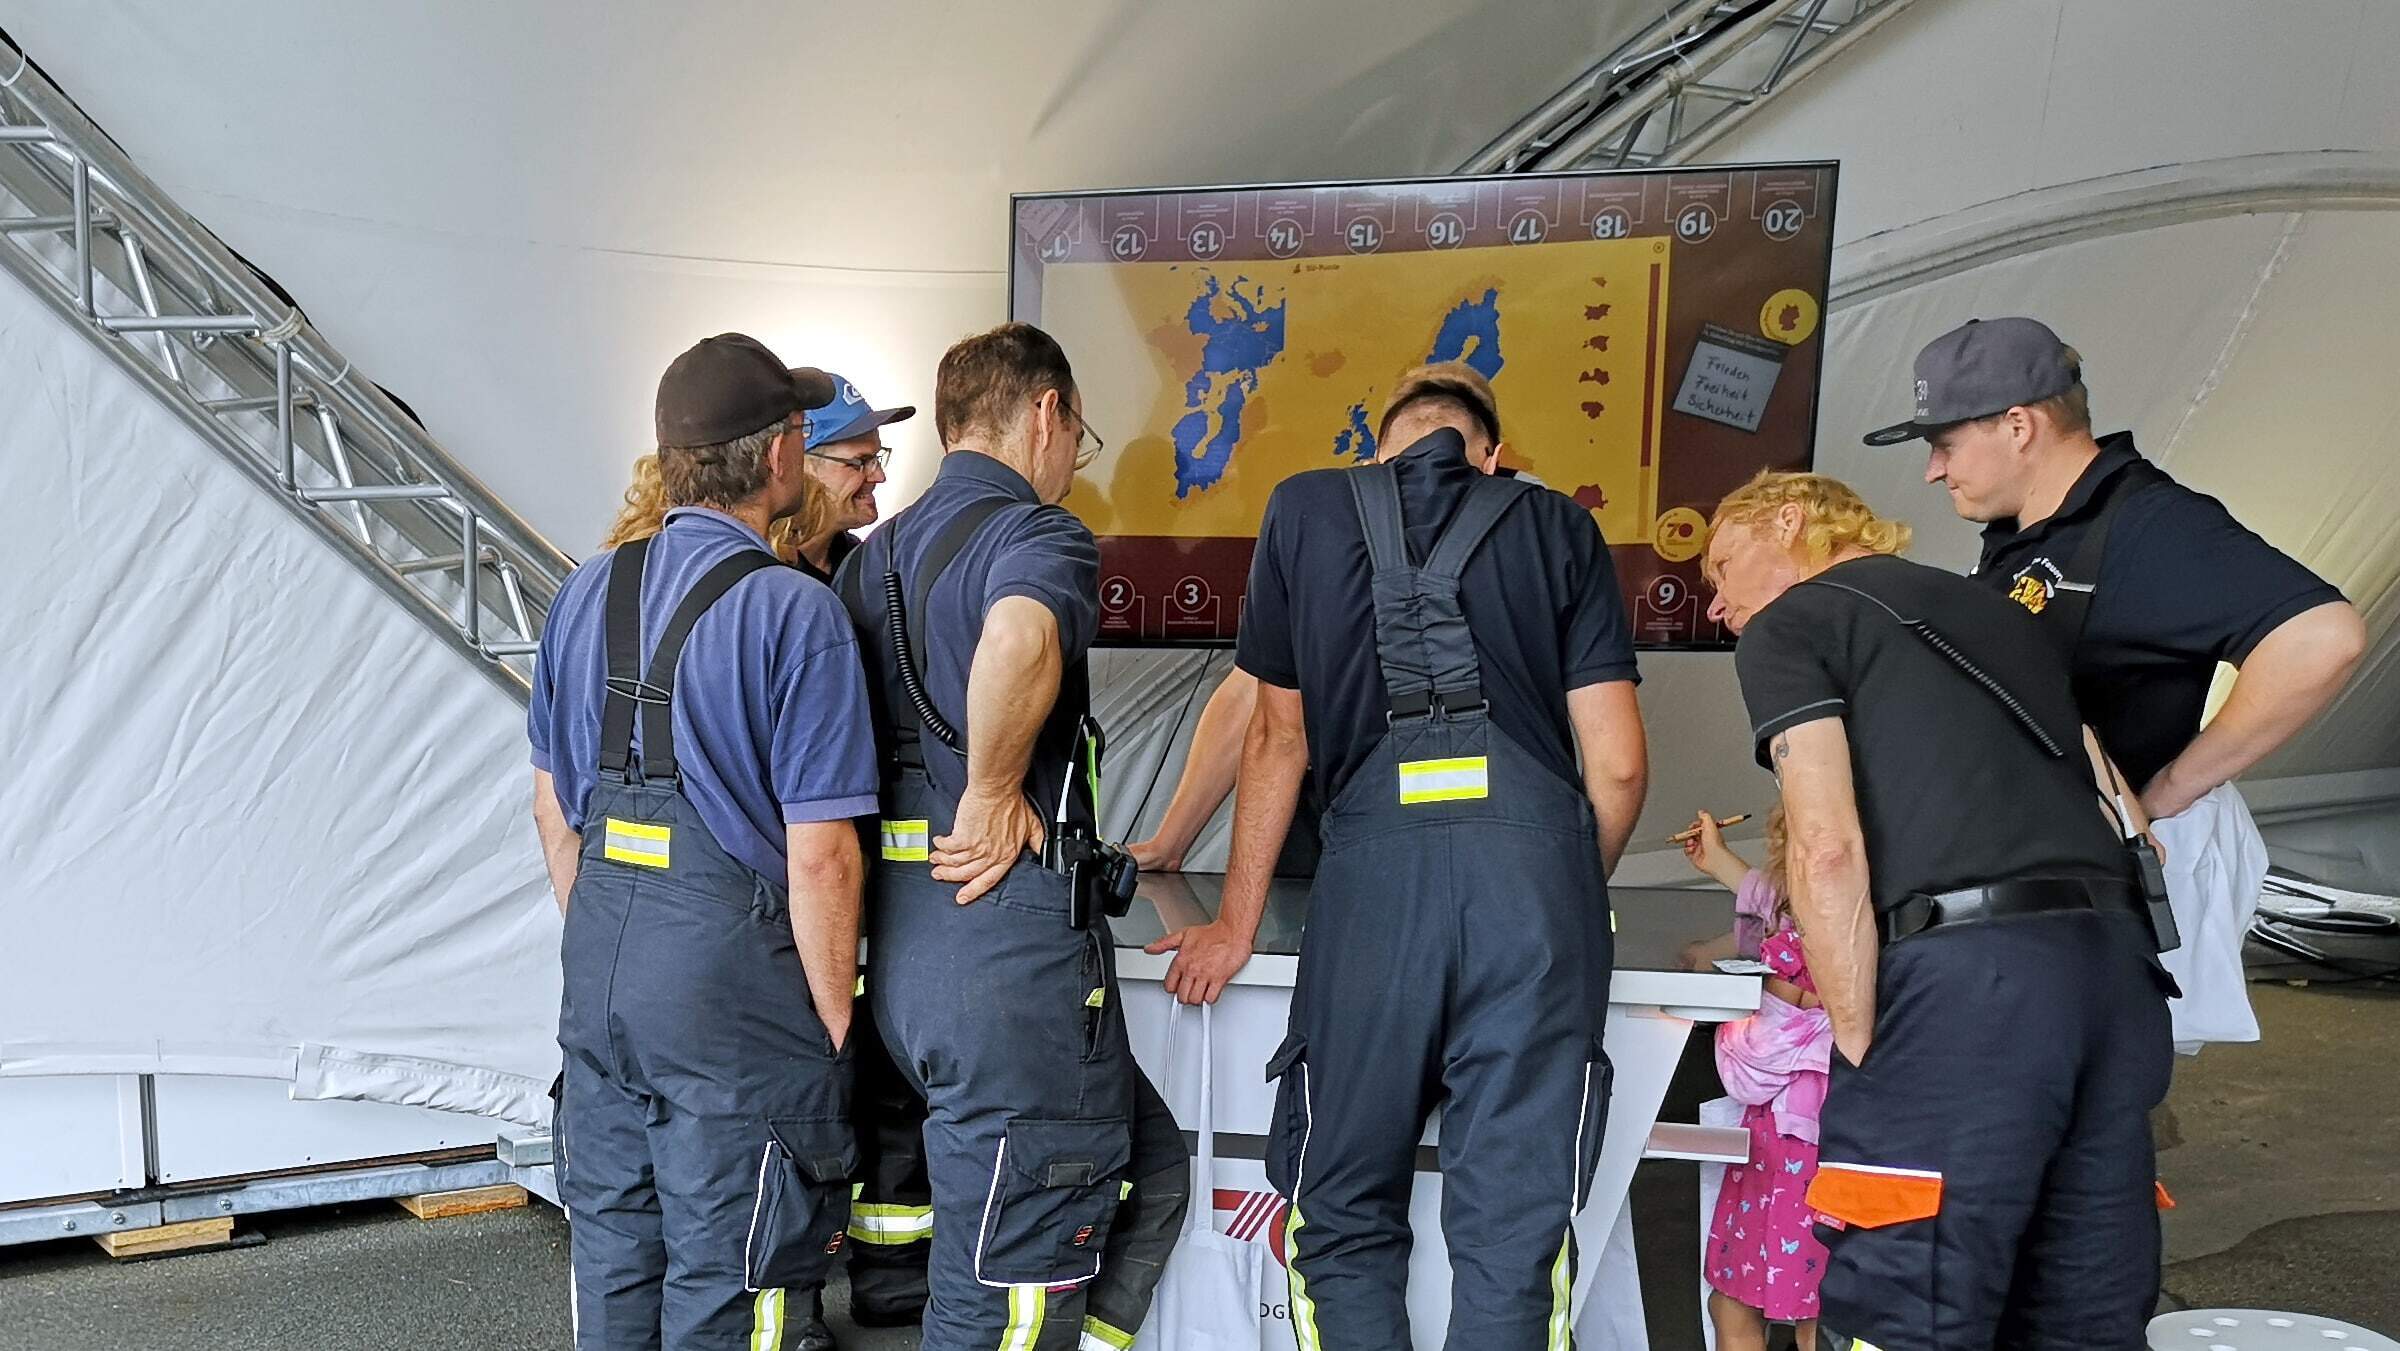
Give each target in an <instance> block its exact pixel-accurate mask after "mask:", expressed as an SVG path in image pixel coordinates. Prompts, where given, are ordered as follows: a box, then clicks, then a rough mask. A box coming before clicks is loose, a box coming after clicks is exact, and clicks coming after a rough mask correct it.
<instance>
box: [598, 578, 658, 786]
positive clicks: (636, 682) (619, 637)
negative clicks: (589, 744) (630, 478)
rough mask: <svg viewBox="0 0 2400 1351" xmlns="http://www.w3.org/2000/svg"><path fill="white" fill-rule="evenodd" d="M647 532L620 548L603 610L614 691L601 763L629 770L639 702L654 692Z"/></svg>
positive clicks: (606, 704)
mask: <svg viewBox="0 0 2400 1351" xmlns="http://www.w3.org/2000/svg"><path fill="white" fill-rule="evenodd" d="M653 538H656V537H655V536H645V537H644V538H641V539H637V540H635V541H633V542H632V543H630V544H627V545H625V546H624V547H622V548H620V549H618V550H617V557H616V561H614V562H612V563H610V564H609V566H608V597H607V600H606V602H605V608H603V609H602V611H601V623H602V627H603V628H604V629H605V631H606V634H607V645H608V694H607V697H606V698H605V699H603V700H602V702H601V705H600V768H601V769H602V770H603V771H605V772H607V773H610V774H616V775H623V774H624V773H625V770H626V767H627V766H628V765H630V764H631V763H632V756H633V706H634V705H635V704H636V703H637V702H640V701H642V700H644V699H646V698H647V697H648V696H649V691H648V690H647V689H646V688H645V687H644V686H643V684H642V678H641V677H642V573H643V571H644V570H645V568H646V567H647V565H648V564H649V561H650V541H651V539H653Z"/></svg>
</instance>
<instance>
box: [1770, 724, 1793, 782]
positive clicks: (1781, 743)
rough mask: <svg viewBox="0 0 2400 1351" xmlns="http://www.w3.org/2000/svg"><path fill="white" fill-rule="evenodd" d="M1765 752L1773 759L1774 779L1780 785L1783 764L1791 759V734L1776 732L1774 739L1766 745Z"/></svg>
mask: <svg viewBox="0 0 2400 1351" xmlns="http://www.w3.org/2000/svg"><path fill="white" fill-rule="evenodd" d="M1767 750H1768V753H1769V754H1771V755H1772V756H1773V757H1774V759H1775V779H1776V781H1777V782H1778V783H1780V782H1782V780H1783V762H1784V761H1786V760H1789V759H1791V758H1792V734H1791V733H1789V732H1777V733H1776V734H1775V739H1774V740H1773V741H1770V742H1768V743H1767Z"/></svg>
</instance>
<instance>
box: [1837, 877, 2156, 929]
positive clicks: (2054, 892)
mask: <svg viewBox="0 0 2400 1351" xmlns="http://www.w3.org/2000/svg"><path fill="white" fill-rule="evenodd" d="M2053 910H2122V911H2124V912H2125V913H2127V914H2129V915H2134V916H2145V914H2146V912H2145V910H2144V907H2143V902H2142V894H2141V889H2140V888H2139V887H2136V886H2135V885H2134V884H2133V883H2132V882H2130V881H2123V880H2103V879H2098V878H2082V877H2042V878H2028V879H2024V880H2021V881H2015V882H1995V883H1993V884H1992V885H1990V886H1986V887H1965V888H1962V889H1960V890H1958V891H1945V892H1943V893H1942V894H1940V895H1938V896H1928V895H1926V894H1925V893H1923V892H1916V893H1913V894H1911V895H1909V896H1907V897H1906V898H1904V899H1902V901H1901V902H1900V903H1899V904H1898V905H1895V906H1893V907H1892V908H1891V909H1889V910H1886V911H1884V912H1882V913H1881V914H1879V915H1877V916H1876V917H1875V922H1876V926H1877V927H1878V928H1880V929H1881V930H1882V931H1883V941H1884V942H1886V943H1897V942H1899V941H1900V940H1901V939H1903V938H1907V937H1910V936H1912V935H1915V934H1920V933H1923V932H1925V931H1926V930H1927V929H1931V928H1934V927H1936V926H1938V925H1943V924H1965V923H1970V922H1972V921H1974V920H1979V919H2001V918H2004V917H2006V916H2009V915H2038V914H2042V913H2045V912H2048V911H2053Z"/></svg>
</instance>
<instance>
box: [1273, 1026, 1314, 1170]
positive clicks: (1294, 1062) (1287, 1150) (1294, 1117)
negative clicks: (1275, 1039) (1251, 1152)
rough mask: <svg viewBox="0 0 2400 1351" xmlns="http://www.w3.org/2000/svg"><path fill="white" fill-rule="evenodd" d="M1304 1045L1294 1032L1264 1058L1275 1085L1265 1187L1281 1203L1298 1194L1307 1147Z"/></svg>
mask: <svg viewBox="0 0 2400 1351" xmlns="http://www.w3.org/2000/svg"><path fill="white" fill-rule="evenodd" d="M1307 1052H1308V1042H1307V1041H1306V1040H1305V1039H1303V1038H1302V1037H1301V1036H1300V1034H1299V1033H1297V1032H1294V1033H1292V1034H1291V1035H1290V1036H1287V1037H1285V1038H1284V1039H1283V1045H1281V1046H1278V1047H1276V1048H1275V1054H1274V1055H1272V1056H1269V1057H1268V1058H1267V1082H1269V1083H1271V1084H1273V1085H1275V1114H1274V1115H1273V1116H1271V1117H1268V1118H1267V1157H1266V1160H1265V1162H1266V1166H1267V1185H1268V1186H1270V1187H1273V1188H1274V1189H1275V1193H1276V1195H1278V1196H1281V1197H1283V1198H1284V1199H1285V1200H1287V1201H1289V1200H1295V1199H1297V1197H1298V1195H1299V1191H1298V1189H1299V1186H1300V1167H1301V1163H1302V1157H1301V1156H1302V1155H1303V1154H1304V1153H1305V1152H1306V1151H1307V1148H1308V1113H1309V1099H1308V1056H1307Z"/></svg>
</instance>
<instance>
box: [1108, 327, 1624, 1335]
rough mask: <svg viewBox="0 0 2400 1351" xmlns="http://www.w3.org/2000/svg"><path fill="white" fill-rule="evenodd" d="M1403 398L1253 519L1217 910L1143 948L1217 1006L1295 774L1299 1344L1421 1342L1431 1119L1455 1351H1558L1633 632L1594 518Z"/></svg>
mask: <svg viewBox="0 0 2400 1351" xmlns="http://www.w3.org/2000/svg"><path fill="white" fill-rule="evenodd" d="M1414 384H1415V389H1416V391H1417V392H1416V393H1415V394H1414V395H1413V397H1411V398H1410V399H1409V400H1408V402H1407V403H1406V404H1405V405H1404V406H1402V407H1400V408H1398V409H1396V410H1395V411H1394V412H1393V413H1392V414H1391V416H1390V417H1389V418H1388V420H1387V422H1386V425H1385V428H1384V431H1383V436H1382V448H1381V450H1380V451H1379V453H1378V457H1377V459H1378V462H1377V463H1375V464H1372V465H1362V466H1359V467H1357V468H1354V469H1342V470H1313V471H1310V472H1308V473H1303V474H1295V475H1293V476H1292V477H1290V478H1288V479H1286V480H1284V481H1283V482H1282V483H1281V484H1279V485H1277V487H1276V489H1275V492H1274V494H1273V496H1271V497H1270V498H1269V499H1268V500H1267V508H1266V516H1265V519H1264V520H1263V521H1262V522H1261V524H1260V526H1259V536H1258V548H1257V553H1256V555H1255V557H1254V558H1253V560H1252V563H1251V567H1250V586H1249V591H1248V594H1247V597H1246V599H1245V600H1244V603H1243V610H1242V626H1241V639H1240V643H1239V645H1238V647H1237V649H1236V660H1237V661H1238V662H1239V663H1240V665H1241V667H1242V669H1243V670H1245V671H1248V672H1249V673H1250V674H1251V675H1253V676H1255V677H1256V678H1257V680H1258V695H1257V701H1258V702H1257V709H1256V711H1255V712H1254V713H1253V714H1252V715H1251V720H1250V729H1249V734H1248V739H1247V742H1246V744H1245V745H1244V747H1243V751H1242V763H1241V774H1240V782H1239V786H1238V788H1237V790H1236V793H1235V798H1234V824H1233V833H1234V838H1233V858H1232V863H1231V865H1230V867H1229V868H1228V870H1227V873H1226V878H1225V892H1224V901H1223V907H1222V911H1221V913H1220V914H1219V916H1218V917H1217V919H1216V920H1215V921H1213V922H1212V923H1209V924H1205V925H1199V926H1195V927H1193V928H1190V929H1186V930H1183V931H1181V932H1179V933H1177V934H1175V935H1171V936H1170V937H1169V938H1168V939H1166V940H1162V942H1161V943H1159V944H1157V945H1156V946H1157V947H1158V948H1160V949H1161V950H1164V949H1168V948H1173V949H1175V950H1176V954H1177V955H1176V960H1175V964H1174V966H1173V967H1172V968H1170V970H1169V971H1168V974H1167V988H1168V990H1169V991H1171V992H1173V993H1174V994H1175V995H1176V996H1177V997H1178V998H1180V999H1182V1000H1184V1001H1185V1002H1188V1003H1204V1002H1212V1001H1214V1000H1215V999H1216V998H1217V997H1218V995H1219V994H1220V993H1221V992H1222V991H1223V989H1224V986H1225V982H1226V981H1227V980H1229V979H1230V978H1231V977H1232V975H1233V974H1234V972H1235V971H1237V970H1238V969H1239V968H1240V967H1241V965H1242V964H1243V962H1245V961H1246V960H1248V958H1249V956H1250V953H1251V950H1252V945H1253V942H1254V939H1255V936H1256V933H1257V929H1258V922H1259V918H1260V915H1261V913H1262V911H1263V909H1264V907H1265V903H1266V892H1267V880H1268V877H1269V875H1270V873H1271V872H1272V870H1273V865H1274V860H1275V857H1276V854H1277V852H1278V851H1279V849H1280V848H1281V846H1282V843H1283V838H1284V834H1285V831H1286V830H1287V828H1288V827H1289V825H1290V822H1291V820H1292V815H1293V811H1294V809H1295V806H1296V804H1297V801H1298V798H1299V794H1300V783H1301V778H1302V776H1303V775H1304V774H1314V775H1315V777H1316V781H1317V784H1318V785H1319V787H1320V789H1321V791H1322V793H1323V795H1324V801H1325V806H1324V855H1323V857H1322V858H1321V859H1320V860H1319V862H1318V866H1317V873H1316V880H1315V883H1314V885H1313V886H1312V887H1311V889H1310V891H1309V913H1308V935H1307V939H1306V941H1305V942H1303V943H1302V944H1301V947H1300V974H1299V981H1298V984H1297V985H1296V986H1295V987H1294V989H1293V991H1292V1016H1291V1028H1290V1033H1289V1035H1288V1036H1287V1037H1286V1039H1285V1041H1284V1043H1283V1046H1282V1048H1281V1049H1279V1050H1278V1051H1277V1052H1276V1054H1275V1056H1274V1058H1273V1059H1272V1060H1270V1061H1269V1062H1268V1065H1267V1073H1268V1075H1269V1077H1271V1078H1274V1079H1276V1080H1277V1081H1278V1086H1277V1090H1276V1104H1275V1111H1274V1114H1273V1116H1272V1117H1271V1118H1270V1134H1269V1138H1268V1143H1267V1150H1266V1153H1267V1158H1266V1168H1267V1176H1268V1178H1269V1180H1270V1181H1272V1182H1273V1184H1274V1185H1275V1188H1276V1190H1277V1191H1278V1192H1280V1193H1282V1194H1283V1195H1284V1196H1286V1197H1288V1198H1290V1200H1291V1203H1292V1204H1291V1209H1290V1210H1289V1211H1288V1212H1287V1216H1286V1220H1285V1224H1286V1235H1285V1236H1286V1243H1287V1253H1288V1256H1289V1259H1290V1260H1289V1266H1290V1269H1291V1295H1292V1301H1291V1302H1292V1320H1293V1325H1294V1328H1295V1329H1296V1330H1297V1332H1298V1333H1299V1336H1300V1344H1301V1345H1303V1346H1308V1347H1323V1348H1328V1351H1337V1349H1338V1351H1352V1349H1356V1351H1367V1348H1377V1349H1380V1348H1387V1347H1404V1346H1407V1345H1409V1344H1410V1343H1411V1341H1412V1336H1411V1331H1410V1328H1409V1323H1408V1307H1407V1303H1408V1302H1407V1293H1408V1252H1409V1220H1408V1209H1409V1195H1410V1190H1411V1187H1412V1184H1413V1182H1414V1178H1415V1172H1416V1152H1417V1142H1418V1140H1419V1139H1420V1138H1422V1134H1423V1131H1424V1128H1425V1121H1426V1118H1427V1116H1428V1114H1429V1113H1430V1112H1431V1111H1432V1109H1433V1107H1434V1106H1435V1104H1436V1103H1437V1102H1438V1103H1439V1104H1441V1106H1442V1112H1443V1117H1442V1141H1441V1167H1442V1174H1443V1192H1442V1228H1443V1233H1444V1236H1445V1238H1446V1239H1447V1240H1448V1243H1449V1248H1450V1253H1451V1258H1452V1267H1453V1280H1452V1283H1451V1304H1450V1325H1449V1337H1448V1341H1447V1345H1448V1346H1450V1347H1451V1348H1453V1349H1454V1351H1458V1349H1460V1348H1466V1347H1477V1348H1486V1347H1488V1348H1492V1349H1493V1351H1511V1349H1512V1348H1522V1349H1523V1351H1534V1349H1535V1348H1540V1347H1545V1346H1549V1347H1556V1346H1559V1345H1562V1344H1563V1342H1564V1340H1565V1338H1566V1335H1567V1328H1568V1326H1569V1319H1570V1317H1571V1315H1570V1313H1569V1310H1568V1292H1569V1291H1570V1290H1571V1289H1572V1287H1573V1285H1574V1279H1575V1266H1576V1253H1575V1244H1574V1239H1573V1229H1572V1222H1573V1219H1574V1215H1575V1212H1576V1211H1577V1210H1579V1209H1581V1207H1582V1205H1583V1203H1584V1201H1585V1199H1586V1198H1587V1191H1588V1188H1589V1186H1590V1182H1591V1177H1592V1170H1593V1168H1594V1166H1595V1165H1596V1164H1597V1162H1598V1159H1599V1153H1598V1150H1599V1141H1600V1127H1601V1123H1602V1122H1604V1121H1605V1120H1606V1117H1607V1113H1608V1096H1609V1079H1610V1074H1609V1067H1608V1060H1607V1056H1606V1054H1605V1053H1604V1052H1603V1051H1602V1049H1601V1044H1600V1038H1601V1029H1602V1025H1603V1021H1604V1019H1605V1018H1606V1016H1607V1005H1608V981H1609V975H1610V969H1611V966H1612V964H1613V958H1614V954H1613V942H1612V939H1611V936H1610V925H1609V908H1608V884H1607V878H1608V872H1609V870H1610V868H1612V867H1613V866H1614V865H1615V863H1616V860H1617V857H1618V855H1619V854H1620V853H1621V852H1622V850H1623V849H1624V847H1625V842H1626V840H1627V838H1628V837H1629V835H1630V834H1631V832H1632V829H1633V823H1634V818H1635V816H1636V815H1637V814H1638V813H1639V811H1640V809H1641V800H1642V792H1643V788H1644V785H1645V781H1646V778H1647V759H1646V752H1645V749H1644V742H1643V735H1642V725H1641V715H1640V710H1639V707H1638V704H1637V702H1636V700H1635V697H1634V682H1635V680H1636V678H1637V677H1636V672H1635V667H1634V658H1633V643H1632V637H1631V631H1630V626H1629V625H1628V624H1627V622H1626V618H1625V611H1624V602H1623V599H1622V597H1621V596H1620V595H1619V593H1618V589H1617V581H1616V573H1615V569H1614V567H1613V566H1612V564H1611V561H1610V558H1609V554H1608V547H1607V545H1606V543H1605V542H1604V541H1603V540H1602V538H1601V535H1600V530H1599V527H1598V525H1597V524H1596V523H1595V522H1594V521H1593V519H1592V515H1591V513H1590V512H1588V511H1586V510H1584V509H1583V508H1582V507H1579V506H1577V505H1576V504H1575V503H1574V502H1572V501H1570V500H1569V499H1567V498H1566V497H1564V496H1562V495H1560V494H1558V493H1554V492H1550V491H1548V490H1546V489H1542V488H1537V487H1534V486H1533V485H1531V484H1528V483H1526V482H1524V481H1522V480H1517V479H1505V478H1501V477H1498V476H1496V475H1493V474H1491V473H1489V472H1488V470H1489V467H1490V465H1491V462H1492V458H1493V452H1494V450H1495V449H1496V448H1497V445H1498V443H1499V440H1500V429H1499V426H1498V420H1497V418H1496V417H1495V416H1493V414H1492V411H1491V405H1490V403H1489V401H1488V400H1486V399H1483V398H1481V397H1478V396H1477V395H1476V393H1475V392H1474V390H1473V388H1472V387H1471V386H1470V385H1468V384H1467V383H1466V382H1464V381H1460V380H1457V379H1455V378H1452V379H1445V378H1443V377H1442V376H1441V375H1440V374H1439V373H1438V372H1437V373H1435V374H1433V375H1431V376H1425V375H1423V374H1422V373H1420V375H1419V377H1418V378H1417V379H1416V380H1415V382H1414Z"/></svg>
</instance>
